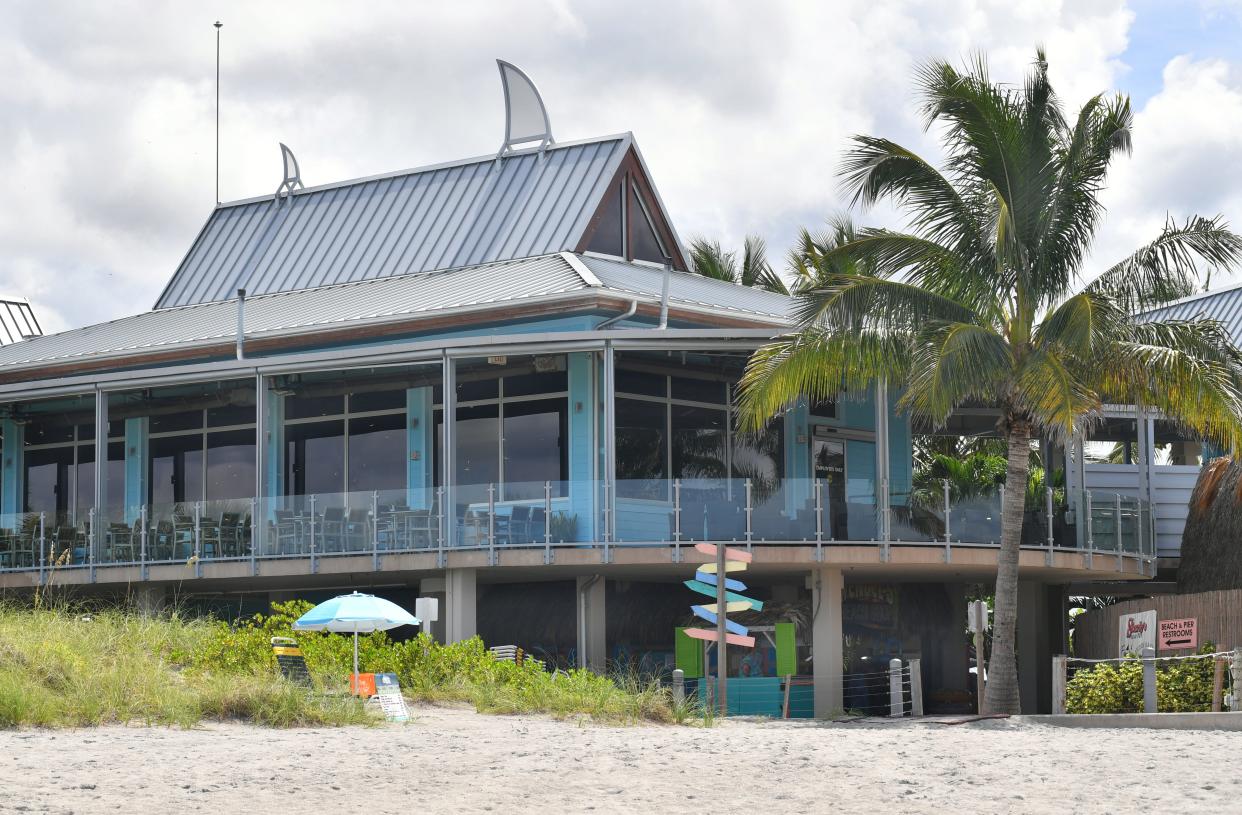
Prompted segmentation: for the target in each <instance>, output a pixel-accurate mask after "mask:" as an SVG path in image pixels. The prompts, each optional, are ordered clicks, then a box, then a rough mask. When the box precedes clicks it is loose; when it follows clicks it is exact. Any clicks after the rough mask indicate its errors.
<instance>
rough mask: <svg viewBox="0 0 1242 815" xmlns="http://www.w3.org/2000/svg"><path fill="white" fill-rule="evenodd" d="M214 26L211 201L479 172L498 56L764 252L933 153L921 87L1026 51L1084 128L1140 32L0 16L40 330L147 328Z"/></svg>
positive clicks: (937, 6)
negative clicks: (856, 178)
mask: <svg viewBox="0 0 1242 815" xmlns="http://www.w3.org/2000/svg"><path fill="white" fill-rule="evenodd" d="M217 17H219V18H220V19H222V20H223V21H224V23H225V28H224V32H223V33H224V37H223V43H224V45H223V57H224V68H223V91H222V95H223V102H222V123H221V124H222V133H221V147H222V154H223V165H222V168H221V192H222V195H223V197H224V198H225V199H226V200H228V199H233V198H240V197H246V196H250V195H257V194H264V193H268V192H271V191H272V190H274V189H275V187H276V184H277V183H278V181H279V178H280V164H279V154H278V151H277V148H276V143H277V141H285V142H287V143H288V144H289V145H290V146H291V147H293V149H294V150H295V151H296V153H297V155H298V158H299V160H300V162H301V165H302V170H303V175H304V177H305V178H306V180H307V182H308V183H311V184H314V183H321V182H325V181H331V180H336V179H340V178H346V177H351V176H357V175H365V174H371V173H376V172H383V171H387V170H393V169H398V168H402V167H409V166H414V165H418V164H424V163H430V162H436V161H443V160H448V159H452V158H458V157H462V156H466V155H476V154H484V153H487V152H489V151H492V150H494V149H495V148H496V147H497V146H498V145H499V142H500V134H501V116H502V107H501V102H500V93H499V88H498V82H497V81H496V76H495V68H494V66H493V64H492V59H493V58H495V57H502V58H505V59H509V60H511V61H513V62H516V63H517V64H518V65H520V66H522V67H523V68H524V69H525V70H527V72H528V73H530V74H531V75H532V76H533V77H534V78H535V80H536V81H537V82H538V83H539V85H540V88H541V90H542V91H543V93H544V96H545V98H546V99H547V102H548V105H549V108H550V111H551V115H552V123H553V130H554V132H555V133H556V135H557V137H558V138H560V139H562V140H567V139H572V138H579V137H585V136H593V135H599V134H602V133H612V132H617V131H621V130H632V131H634V132H635V134H636V136H637V138H638V142H639V144H640V145H641V147H642V150H643V152H644V155H645V156H646V158H647V160H648V163H649V164H650V165H651V168H652V171H653V173H654V175H655V178H656V181H657V183H658V184H659V186H660V189H661V192H662V194H663V197H664V199H665V202H666V204H667V205H668V206H669V208H670V210H671V211H672V215H673V217H674V220H675V222H676V224H677V226H678V228H679V230H680V232H681V233H682V235H683V237H686V236H688V235H692V234H696V233H705V234H709V235H713V236H719V237H720V238H722V239H723V240H724V241H725V242H726V243H734V244H736V243H740V240H741V237H742V235H743V234H744V233H745V232H748V231H758V232H761V233H762V234H764V235H765V236H766V237H767V238H768V241H769V245H770V246H771V247H772V248H773V251H774V253H779V251H780V250H781V249H782V248H783V247H784V246H786V245H787V244H788V242H789V241H790V240H791V238H792V237H793V234H794V231H795V229H796V227H797V226H799V225H802V224H807V225H812V226H813V225H816V224H818V223H820V222H822V220H823V219H824V218H825V217H826V216H827V215H829V214H831V213H832V212H834V211H837V210H839V209H841V208H842V206H843V204H844V201H843V200H842V199H841V197H840V195H839V192H838V189H837V183H836V180H835V171H836V168H837V165H838V162H839V160H840V156H841V152H842V150H843V148H844V147H845V145H846V140H847V138H848V137H849V136H850V135H851V134H854V133H858V132H868V133H875V134H878V135H885V136H888V137H891V138H894V139H897V140H899V141H901V142H903V143H905V144H907V145H908V146H911V147H913V148H915V149H918V150H920V151H925V152H926V153H928V154H929V155H932V156H935V155H938V152H937V148H936V145H935V143H934V141H933V139H932V138H931V136H930V135H928V134H925V133H924V132H923V131H922V127H921V123H920V122H919V121H918V117H917V112H916V110H915V100H914V98H913V92H912V85H911V77H912V73H913V70H914V68H915V66H916V65H917V64H918V63H920V62H922V61H924V60H927V59H930V58H947V59H951V60H958V59H961V58H964V57H966V56H968V55H970V54H971V53H974V52H980V51H981V52H985V53H987V54H988V56H989V59H990V63H991V65H992V71H993V75H994V77H995V78H997V79H1001V80H1006V81H1012V82H1020V81H1021V79H1022V76H1023V74H1024V72H1025V71H1026V69H1027V68H1028V66H1029V64H1030V61H1031V59H1032V57H1033V53H1034V47H1035V45H1036V44H1037V43H1042V44H1044V45H1045V46H1046V47H1047V49H1048V52H1049V57H1050V59H1051V62H1052V69H1053V73H1054V78H1055V80H1056V82H1057V84H1058V87H1059V88H1060V90H1061V92H1062V95H1063V97H1064V98H1065V99H1066V101H1067V102H1068V103H1071V104H1072V105H1076V104H1079V103H1081V101H1082V100H1083V99H1085V98H1086V97H1087V96H1088V95H1090V94H1092V93H1095V92H1097V91H1100V90H1105V89H1108V88H1110V87H1112V86H1113V85H1114V84H1115V81H1116V78H1117V77H1118V76H1119V75H1120V74H1121V72H1122V70H1123V66H1122V65H1121V62H1120V61H1119V60H1120V58H1121V55H1122V53H1123V52H1124V50H1125V47H1126V32H1127V30H1128V27H1129V25H1130V22H1131V20H1132V15H1131V13H1130V12H1129V11H1128V10H1127V9H1126V7H1125V4H1124V2H1123V0H1078V1H1077V2H1074V1H1072V0H1064V2H1037V1H1036V0H1019V1H1017V2H1014V0H1008V1H1007V2H1000V1H999V0H996V1H993V0H944V1H943V2H932V1H931V0H909V1H908V2H885V1H883V0H840V1H839V2H834V3H831V4H829V3H819V2H805V3H799V2H782V3H763V4H759V3H754V4H735V5H730V6H728V7H726V6H724V5H723V4H719V3H715V2H709V0H697V2H690V1H687V2H667V1H666V2H633V3H626V4H616V3H611V2H604V0H596V2H585V3H572V4H571V3H567V2H564V0H547V2H544V3H536V4H529V3H528V4H513V3H502V2H495V3H490V4H484V3H460V4H459V3H435V4H431V3H420V4H412V3H404V2H386V3H369V4H367V5H365V6H363V7H361V8H360V7H357V6H343V5H340V4H336V3H328V2H298V3H292V2H290V3H282V4H268V3H265V4H254V3H243V2H229V3H219V4H213V5H211V6H210V7H207V6H201V5H200V6H183V5H151V4H147V3H140V2H137V0H130V2H114V3H110V4H107V5H104V6H75V7H74V8H73V10H72V13H70V11H69V10H68V9H62V10H61V11H60V12H59V13H49V12H48V9H47V7H46V6H45V5H44V4H40V3H35V2H27V3H18V4H13V5H8V6H6V7H4V9H3V10H0V73H2V74H3V75H5V76H6V77H10V78H13V77H15V78H16V81H7V82H5V83H3V84H2V85H0V110H2V111H3V117H2V120H3V121H4V122H6V123H11V125H6V127H4V128H0V174H2V177H4V178H6V179H8V180H9V184H8V189H9V195H7V196H6V197H5V198H4V200H3V202H2V203H0V246H3V247H4V248H3V250H2V255H0V289H3V290H5V291H9V292H12V293H15V294H24V295H27V296H30V297H32V299H34V300H35V301H36V305H37V307H38V308H39V309H40V312H41V313H42V314H43V315H44V316H45V321H46V322H47V323H49V324H50V325H52V326H54V327H63V326H71V325H81V324H85V323H89V322H96V321H99V320H103V319H109V318H112V317H116V316H119V315H121V314H125V313H133V312H136V311H139V310H141V309H143V308H145V307H147V306H149V304H150V303H152V302H153V301H154V299H155V297H156V295H157V294H158V292H159V290H160V289H161V287H162V286H163V284H164V282H165V281H166V280H167V278H168V277H169V276H170V275H171V274H172V271H173V269H174V267H175V266H176V264H177V262H178V260H179V259H180V257H181V255H182V254H183V253H184V252H185V250H186V249H187V248H188V246H189V244H190V242H191V241H192V240H193V238H194V235H195V234H196V232H197V230H198V228H199V226H200V225H201V223H202V221H203V220H204V219H205V217H206V215H207V213H208V212H209V210H210V207H211V204H212V202H213V200H214V198H213V183H214V182H213V170H212V162H213V155H214V148H213V143H212V127H213V116H214V107H213V103H214V87H213V71H214V68H213V61H214V55H215V46H214V39H213V31H212V28H211V23H212V21H214V20H215V19H216V18H217ZM1187 70H1189V69H1187ZM1166 81H1170V80H1169V77H1168V76H1166ZM1178 81H1179V82H1181V81H1182V80H1180V79H1179V80H1178ZM1184 81H1185V82H1191V81H1192V80H1191V79H1190V78H1187V79H1185V80H1184ZM1195 81H1202V82H1207V83H1209V84H1211V82H1213V81H1214V82H1215V83H1217V84H1218V85H1220V86H1221V87H1222V88H1223V87H1227V86H1228V85H1229V79H1228V78H1227V77H1223V76H1222V77H1217V78H1216V79H1214V80H1212V79H1211V78H1210V77H1209V78H1206V79H1201V80H1195ZM1179 87H1180V85H1179ZM1199 92H1200V91H1195V93H1199ZM1221 93H1224V92H1223V91H1221ZM1164 96H1165V95H1164V94H1161V97H1162V98H1163V97H1164ZM1168 98H1169V99H1171V98H1172V97H1168ZM1157 101H1158V100H1157V99H1153V100H1152V103H1153V105H1155V104H1156V103H1157ZM1144 115H1146V114H1144ZM1161 115H1162V116H1163V115H1166V114H1161ZM1167 115H1170V116H1171V115H1173V114H1167ZM1145 126H1147V125H1146V122H1145V121H1144V120H1143V119H1142V118H1140V133H1139V136H1138V139H1137V143H1138V145H1139V148H1136V157H1135V164H1136V165H1137V164H1139V162H1140V160H1146V159H1144V158H1143V155H1142V154H1140V153H1139V152H1138V150H1139V149H1146V147H1145V145H1146V144H1147V142H1145V141H1144V140H1145V139H1148V138H1156V137H1155V136H1154V135H1152V134H1148V133H1144V132H1143V127H1145ZM1205 126H1206V125H1205ZM1151 127H1152V129H1153V130H1157V128H1156V126H1155V125H1151ZM1233 132H1234V133H1237V132H1242V129H1240V128H1236V127H1235V128H1233ZM1224 135H1228V134H1224ZM1224 135H1223V136H1222V138H1224ZM1161 138H1164V137H1161ZM1165 144H1166V147H1169V148H1176V147H1177V145H1176V143H1174V142H1172V141H1168V140H1166V142H1165ZM1229 149H1235V148H1229ZM1235 154H1236V153H1235ZM1187 160H1189V159H1187ZM1186 186H1187V185H1182V187H1186ZM1221 194H1222V195H1223V194H1224V193H1223V191H1222V193H1221ZM1199 200H1202V199H1199ZM1222 200H1223V199H1222ZM1116 210H1117V211H1118V212H1119V213H1121V215H1122V218H1124V219H1128V220H1127V221H1126V222H1127V223H1128V222H1129V220H1133V219H1138V220H1141V219H1142V218H1143V217H1146V216H1145V214H1144V213H1141V212H1131V211H1130V210H1129V209H1127V207H1126V206H1125V205H1124V202H1122V203H1120V204H1118V205H1117V206H1116ZM873 217H875V218H880V219H885V218H887V217H889V216H888V215H886V214H884V213H877V214H875V215H874V216H873Z"/></svg>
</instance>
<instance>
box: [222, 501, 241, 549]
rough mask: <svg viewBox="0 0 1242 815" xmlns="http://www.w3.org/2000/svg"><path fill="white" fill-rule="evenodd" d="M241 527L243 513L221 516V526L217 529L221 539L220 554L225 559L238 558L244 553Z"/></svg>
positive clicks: (225, 513) (227, 513) (228, 513)
mask: <svg viewBox="0 0 1242 815" xmlns="http://www.w3.org/2000/svg"><path fill="white" fill-rule="evenodd" d="M240 525H241V513H238V512H223V513H221V514H220V525H219V527H217V529H218V530H219V537H220V552H221V554H222V555H223V556H224V557H237V556H238V555H240V554H241V553H242V547H241V540H240V532H241V529H240Z"/></svg>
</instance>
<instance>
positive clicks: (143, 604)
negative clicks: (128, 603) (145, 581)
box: [133, 586, 165, 617]
mask: <svg viewBox="0 0 1242 815" xmlns="http://www.w3.org/2000/svg"><path fill="white" fill-rule="evenodd" d="M164 594H165V592H164V589H163V587H162V586H137V587H135V588H134V594H133V603H134V608H135V609H136V610H137V611H138V614H139V615H141V616H143V617H153V616H155V615H156V614H159V613H160V612H161V611H163V610H164Z"/></svg>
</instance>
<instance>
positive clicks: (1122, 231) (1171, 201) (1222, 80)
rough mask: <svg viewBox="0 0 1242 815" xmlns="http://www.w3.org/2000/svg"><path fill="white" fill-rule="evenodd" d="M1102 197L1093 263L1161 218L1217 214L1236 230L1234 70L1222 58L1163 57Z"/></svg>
mask: <svg viewBox="0 0 1242 815" xmlns="http://www.w3.org/2000/svg"><path fill="white" fill-rule="evenodd" d="M1103 200H1104V202H1105V204H1106V205H1107V206H1108V207H1109V213H1108V215H1107V217H1106V219H1105V223H1104V229H1103V231H1102V232H1101V234H1100V239H1099V241H1098V244H1097V251H1096V253H1095V255H1096V261H1097V268H1103V267H1104V266H1106V265H1107V264H1108V263H1110V262H1113V261H1116V260H1119V259H1120V258H1121V257H1124V256H1125V254H1127V253H1128V252H1130V251H1132V250H1133V249H1135V248H1137V247H1138V246H1140V245H1142V244H1143V243H1146V242H1148V241H1150V240H1151V239H1152V238H1154V237H1155V236H1156V235H1157V233H1158V232H1159V230H1160V228H1161V226H1162V225H1163V224H1164V221H1165V218H1166V217H1169V216H1172V217H1174V218H1176V219H1177V220H1179V221H1180V220H1184V219H1185V218H1186V217H1188V216H1190V215H1204V216H1212V215H1217V214H1223V215H1224V216H1225V218H1226V219H1227V220H1229V221H1230V223H1231V225H1232V226H1233V228H1234V229H1242V71H1240V70H1239V68H1238V67H1237V66H1234V65H1230V64H1229V63H1227V62H1224V61H1222V60H1201V61H1194V60H1192V59H1190V58H1188V57H1177V58H1175V59H1173V60H1172V61H1171V62H1169V64H1168V65H1167V66H1166V67H1165V70H1164V76H1163V86H1162V88H1161V90H1160V92H1159V93H1158V94H1156V95H1155V96H1153V97H1152V98H1151V99H1150V100H1149V101H1148V103H1147V104H1146V105H1145V106H1144V108H1143V109H1142V110H1141V111H1139V112H1138V113H1137V114H1136V115H1135V119H1134V155H1133V158H1131V159H1128V160H1127V159H1120V160H1119V162H1118V164H1117V167H1116V169H1115V171H1114V172H1113V174H1112V177H1111V178H1110V184H1109V188H1108V189H1107V190H1106V191H1105V193H1104V196H1103ZM1224 282H1226V281H1225V280H1224V279H1222V278H1221V277H1220V276H1216V277H1214V278H1213V281H1212V285H1213V287H1214V288H1215V287H1218V286H1219V285H1220V284H1221V283H1224Z"/></svg>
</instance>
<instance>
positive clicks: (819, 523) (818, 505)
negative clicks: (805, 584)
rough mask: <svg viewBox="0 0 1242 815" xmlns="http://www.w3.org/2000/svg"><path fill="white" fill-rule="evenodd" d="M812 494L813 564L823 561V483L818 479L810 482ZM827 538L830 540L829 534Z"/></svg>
mask: <svg viewBox="0 0 1242 815" xmlns="http://www.w3.org/2000/svg"><path fill="white" fill-rule="evenodd" d="M812 492H813V493H814V494H815V562H816V563H819V562H821V561H823V559H824V483H823V482H822V481H820V480H819V479H818V478H816V479H815V480H814V481H813V482H812ZM828 538H829V540H831V539H832V535H831V532H830V534H829V535H828Z"/></svg>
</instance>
